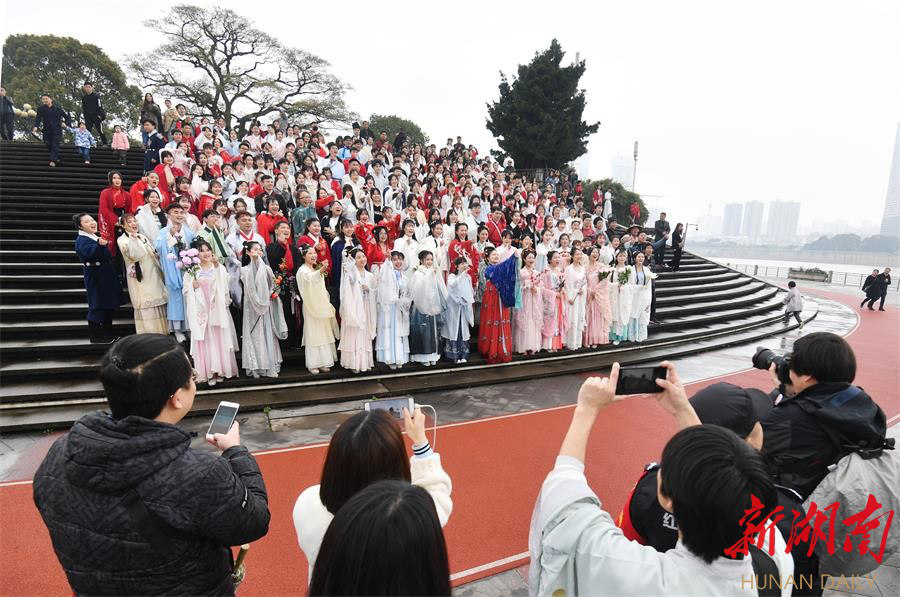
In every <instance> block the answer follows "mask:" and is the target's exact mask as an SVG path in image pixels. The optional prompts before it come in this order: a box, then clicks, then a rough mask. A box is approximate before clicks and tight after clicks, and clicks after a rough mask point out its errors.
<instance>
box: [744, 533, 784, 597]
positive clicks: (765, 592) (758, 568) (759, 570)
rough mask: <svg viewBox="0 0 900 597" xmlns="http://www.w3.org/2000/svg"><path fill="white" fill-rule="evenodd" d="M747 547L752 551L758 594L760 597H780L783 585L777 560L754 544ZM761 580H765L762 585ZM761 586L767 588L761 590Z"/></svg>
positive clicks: (751, 556)
mask: <svg viewBox="0 0 900 597" xmlns="http://www.w3.org/2000/svg"><path fill="white" fill-rule="evenodd" d="M747 547H748V549H749V550H750V560H751V563H752V564H753V574H754V576H756V592H757V594H758V595H759V597H779V596H780V595H781V589H779V588H778V587H779V586H780V585H781V577H780V575H779V572H778V566H777V565H776V564H775V560H773V559H772V558H771V557H769V555H768V554H767V553H765V552H763V550H761V549H760V548H758V547H757V546H756V545H754V544H752V543H751V544H749V545H748V546H747ZM760 578H762V579H764V580H763V582H762V583H760V582H759V579H760ZM760 584H762V585H765V588H763V589H760V588H759V585H760Z"/></svg>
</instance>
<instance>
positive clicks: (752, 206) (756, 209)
mask: <svg viewBox="0 0 900 597" xmlns="http://www.w3.org/2000/svg"><path fill="white" fill-rule="evenodd" d="M764 209H765V205H763V203H762V202H761V201H748V202H747V203H745V204H744V222H743V226H742V228H741V232H742V234H743V235H744V236H746V237H747V238H749V239H750V241H751V242H752V241H755V240H756V239H758V238H759V236H760V235H761V234H762V222H763V210H764Z"/></svg>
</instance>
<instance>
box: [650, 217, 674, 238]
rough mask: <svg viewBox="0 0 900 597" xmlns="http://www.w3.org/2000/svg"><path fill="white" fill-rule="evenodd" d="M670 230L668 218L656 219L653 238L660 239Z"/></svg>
mask: <svg viewBox="0 0 900 597" xmlns="http://www.w3.org/2000/svg"><path fill="white" fill-rule="evenodd" d="M669 231H670V227H669V222H667V221H666V220H656V223H655V224H654V225H653V240H660V239H661V238H662V237H664V236H665V235H666V233H667V232H669Z"/></svg>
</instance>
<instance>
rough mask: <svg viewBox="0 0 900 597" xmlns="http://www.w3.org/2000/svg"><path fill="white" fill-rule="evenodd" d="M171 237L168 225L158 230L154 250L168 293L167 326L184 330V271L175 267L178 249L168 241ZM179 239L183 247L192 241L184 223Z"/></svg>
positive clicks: (187, 246)
mask: <svg viewBox="0 0 900 597" xmlns="http://www.w3.org/2000/svg"><path fill="white" fill-rule="evenodd" d="M171 238H172V237H171V236H170V235H169V227H168V226H166V227H165V228H163V229H162V230H160V231H159V236H158V237H156V252H157V253H158V254H159V264H160V266H161V267H162V271H163V277H164V278H165V280H166V290H167V291H168V293H169V302H168V304H167V305H166V319H168V320H169V322H170V323H169V326H170V327H171V328H172V329H173V330H177V331H184V330H187V329H188V327H187V322H186V320H185V315H184V295H183V294H182V288H183V286H184V284H183V280H184V273H183V271H182V270H180V269H178V268H177V267H175V264H176V263H177V260H178V251H179V249H178V247H177V245H175V244H172V243H171V242H170V239H171ZM181 239H182V244H183V245H184V247H183V249H188V248H189V247H190V246H191V243H192V242H193V241H194V233H193V232H192V231H191V229H190V228H189V227H188V226H187V225H186V224H182V225H181ZM169 255H174V256H175V257H176V259H170V258H169Z"/></svg>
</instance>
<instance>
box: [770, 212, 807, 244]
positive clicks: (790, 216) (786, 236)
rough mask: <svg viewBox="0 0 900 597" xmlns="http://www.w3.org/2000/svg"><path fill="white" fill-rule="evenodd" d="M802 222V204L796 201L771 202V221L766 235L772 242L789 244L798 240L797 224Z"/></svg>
mask: <svg viewBox="0 0 900 597" xmlns="http://www.w3.org/2000/svg"><path fill="white" fill-rule="evenodd" d="M799 222H800V204H799V203H798V202H796V201H772V202H771V203H769V221H768V223H767V224H766V236H767V237H768V239H769V242H770V243H773V244H776V245H789V244H792V243H794V242H796V241H797V240H798V239H797V224H798V223H799Z"/></svg>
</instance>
